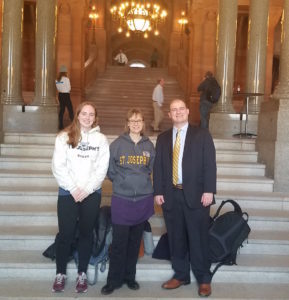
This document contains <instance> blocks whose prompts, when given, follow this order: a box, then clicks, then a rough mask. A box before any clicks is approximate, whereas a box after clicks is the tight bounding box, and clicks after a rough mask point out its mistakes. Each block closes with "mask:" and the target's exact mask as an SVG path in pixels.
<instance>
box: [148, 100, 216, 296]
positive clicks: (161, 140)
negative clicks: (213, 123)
mask: <svg viewBox="0 0 289 300" xmlns="http://www.w3.org/2000/svg"><path fill="white" fill-rule="evenodd" d="M188 116H189V110H188V108H187V107H186V104H185V102H184V101H182V100H179V99H176V100H173V101H172V102H171V104H170V112H169V117H170V118H171V120H172V122H173V128H172V129H169V130H167V131H165V132H163V133H161V134H160V135H159V136H158V138H157V143H156V159H155V164H154V172H153V182H154V195H155V202H156V203H157V204H158V205H161V206H162V209H163V214H164V219H165V224H166V227H167V232H168V239H169V247H170V253H171V261H172V268H173V270H174V275H173V277H172V278H171V279H170V280H168V281H167V282H165V283H164V284H163V285H162V287H163V288H164V289H176V288H179V287H180V286H182V285H187V284H189V283H190V268H191V269H192V271H193V274H194V276H195V278H196V280H197V283H198V285H199V295H200V296H201V297H208V296H209V295H210V294H211V279H212V278H211V273H210V266H211V264H210V260H209V224H210V206H211V204H213V203H214V194H215V193H216V151H215V146H214V142H213V139H212V137H211V135H210V133H209V131H208V130H207V129H204V128H198V127H193V126H191V125H190V124H189V123H188Z"/></svg>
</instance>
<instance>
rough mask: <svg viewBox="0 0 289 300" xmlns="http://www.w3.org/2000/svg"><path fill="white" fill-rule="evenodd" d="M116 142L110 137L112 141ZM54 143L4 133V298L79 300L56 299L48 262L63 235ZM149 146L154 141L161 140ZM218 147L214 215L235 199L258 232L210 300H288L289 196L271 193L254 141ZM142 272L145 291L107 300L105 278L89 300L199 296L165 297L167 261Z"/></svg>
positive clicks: (149, 262) (0, 188)
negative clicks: (59, 235) (223, 203)
mask: <svg viewBox="0 0 289 300" xmlns="http://www.w3.org/2000/svg"><path fill="white" fill-rule="evenodd" d="M114 138H115V136H114V135H108V139H109V141H110V142H111V141H112V140H113V139H114ZM54 139H55V135H54V134H17V133H11V134H9V133H6V134H5V136H4V142H3V144H1V145H0V178H1V179H0V299H58V298H67V299H68V298H69V299H71V298H72V297H73V298H75V297H76V294H75V293H74V292H73V290H74V289H73V288H71V289H70V291H69V290H67V292H65V293H64V294H63V295H55V294H53V293H51V292H50V289H51V284H52V280H53V277H54V274H55V263H54V262H52V261H50V260H48V259H46V258H44V257H43V256H42V252H43V250H45V249H46V248H47V247H48V246H49V245H50V244H51V243H52V242H53V240H54V237H55V234H56V232H57V216H56V201H57V185H56V182H55V180H54V178H53V176H52V174H51V171H50V164H51V155H52V152H53V147H54V146H53V143H54ZM151 139H152V140H153V141H154V142H155V139H156V137H155V136H152V137H151ZM214 143H215V146H216V151H217V166H218V171H217V172H218V182H217V187H218V192H217V195H216V201H217V205H215V206H214V207H213V208H212V213H213V211H215V209H216V207H217V206H218V204H219V203H220V202H221V201H222V200H224V199H228V198H231V199H235V200H237V201H238V202H239V204H240V205H241V207H242V209H243V210H244V211H247V212H248V214H249V216H250V217H249V224H250V226H251V229H252V232H251V234H250V236H249V239H248V243H247V242H246V243H244V247H243V248H241V249H240V253H239V255H238V259H237V263H238V265H236V266H224V267H222V268H220V269H219V271H218V272H217V273H216V275H215V277H214V280H213V295H212V299H214V298H215V297H216V299H289V288H288V286H289V285H288V283H289V194H283V193H274V192H273V184H274V181H273V180H272V179H270V178H267V177H265V166H264V165H263V164H260V163H258V153H257V152H256V151H255V141H254V140H246V139H220V138H215V139H214ZM110 194H111V184H110V182H109V181H108V180H105V182H104V185H103V199H102V203H103V204H109V201H110ZM229 208H230V207H229V205H228V207H225V210H226V209H229ZM150 222H151V225H152V228H153V234H154V241H155V243H157V241H158V239H159V237H160V235H161V234H162V233H163V232H164V231H165V228H164V221H163V217H162V214H161V211H160V210H159V209H157V210H156V215H155V216H153V217H152V218H151V220H150ZM137 268H138V269H137V279H138V280H139V281H140V284H141V287H142V288H141V289H140V291H139V292H137V293H132V292H131V291H128V289H127V288H123V289H121V290H119V291H116V293H115V295H114V294H113V297H112V298H109V297H101V295H100V289H99V287H100V286H101V285H102V284H103V283H104V281H105V279H106V272H105V273H100V276H99V280H100V283H99V284H98V285H97V286H96V287H91V288H90V289H89V292H88V293H87V294H86V295H83V297H84V298H86V299H90V298H92V297H97V298H106V299H108V298H109V299H116V298H118V299H119V298H126V299H127V298H131V299H169V298H170V299H171V298H176V297H178V298H180V299H188V298H190V299H194V298H197V297H198V296H197V290H196V288H195V283H194V282H193V283H192V284H191V285H190V286H186V287H182V288H180V289H178V290H177V291H172V292H168V291H163V290H161V288H160V282H162V281H164V280H166V279H168V278H169V277H170V276H171V274H172V270H171V268H170V265H169V263H168V262H166V261H158V260H154V259H152V258H150V257H148V256H144V257H143V258H141V259H140V260H139V263H138V266H137ZM91 272H92V270H91V269H90V270H89V274H90V275H91ZM75 274H76V271H75V265H74V263H69V266H68V285H69V286H70V285H73V284H74V280H75ZM192 279H193V278H192ZM16 282H17V288H15V283H16ZM11 284H12V285H11ZM13 286H14V288H13ZM18 287H19V288H18ZM286 297H287V298H286Z"/></svg>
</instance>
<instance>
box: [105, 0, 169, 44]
mask: <svg viewBox="0 0 289 300" xmlns="http://www.w3.org/2000/svg"><path fill="white" fill-rule="evenodd" d="M110 12H111V14H112V18H113V20H114V21H118V22H119V27H118V32H119V33H121V32H123V31H124V30H125V31H126V36H127V37H129V36H130V33H131V32H134V33H143V34H144V37H145V38H147V37H148V32H150V31H152V32H153V33H154V35H159V30H158V25H159V24H160V23H161V22H163V21H164V20H165V18H166V16H167V12H166V10H164V9H162V8H161V7H160V5H158V4H156V3H153V1H149V0H148V1H145V0H137V1H132V2H120V3H119V4H118V5H114V6H112V7H111V9H110Z"/></svg>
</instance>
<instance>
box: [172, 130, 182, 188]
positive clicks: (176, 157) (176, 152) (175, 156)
mask: <svg viewBox="0 0 289 300" xmlns="http://www.w3.org/2000/svg"><path fill="white" fill-rule="evenodd" d="M180 133H181V129H178V132H177V135H176V141H175V145H174V150H173V184H174V185H176V184H178V165H179V156H180V148H181V134H180Z"/></svg>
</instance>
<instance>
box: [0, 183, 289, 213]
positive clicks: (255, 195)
mask: <svg viewBox="0 0 289 300" xmlns="http://www.w3.org/2000/svg"><path fill="white" fill-rule="evenodd" d="M57 190H58V187H57V186H53V187H47V186H45V187H41V186H40V187H37V186H34V187H31V186H18V187H17V186H15V187H13V190H12V189H10V188H9V187H0V204H1V205H4V204H18V205H22V204H23V203H29V204H33V205H35V204H39V203H42V204H44V205H47V204H53V205H56V201H57ZM111 191H112V187H111V182H110V181H109V180H105V181H104V184H103V187H102V202H103V203H108V204H109V203H110V196H111ZM215 199H216V205H215V206H217V205H219V204H220V202H221V201H223V200H227V199H233V200H236V201H237V202H238V203H239V204H240V206H241V208H242V209H243V210H246V209H248V208H253V209H260V208H262V209H263V210H266V209H267V210H285V211H288V210H289V194H288V193H276V192H252V191H251V192H249V191H238V190H235V191H224V190H218V193H217V194H216V196H215Z"/></svg>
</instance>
